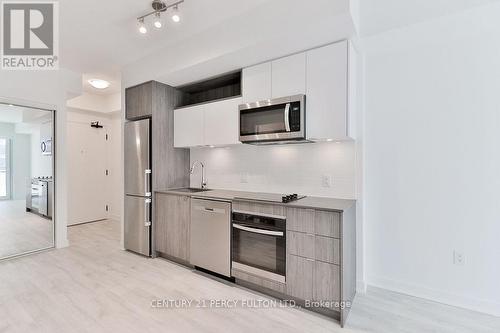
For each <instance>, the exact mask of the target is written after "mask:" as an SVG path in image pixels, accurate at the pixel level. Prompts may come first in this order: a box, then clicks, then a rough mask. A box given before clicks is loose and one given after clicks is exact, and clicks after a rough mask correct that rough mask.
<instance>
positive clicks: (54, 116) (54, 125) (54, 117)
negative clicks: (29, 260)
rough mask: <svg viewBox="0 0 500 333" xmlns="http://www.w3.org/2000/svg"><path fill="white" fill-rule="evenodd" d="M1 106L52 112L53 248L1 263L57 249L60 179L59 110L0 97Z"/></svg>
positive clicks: (15, 255) (24, 254)
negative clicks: (58, 163)
mask: <svg viewBox="0 0 500 333" xmlns="http://www.w3.org/2000/svg"><path fill="white" fill-rule="evenodd" d="M0 104H6V105H13V106H18V107H24V108H29V109H37V110H42V111H48V112H51V120H52V175H51V176H52V183H53V184H52V186H53V188H52V196H53V197H52V246H48V247H44V248H40V249H36V250H30V251H26V252H23V253H17V254H14V255H11V256H7V257H0V262H1V261H4V260H8V259H13V258H18V257H24V256H27V255H30V254H35V253H39V252H43V251H47V250H52V249H55V248H56V233H57V226H58V221H57V217H56V216H57V214H56V206H57V204H56V202H57V190H56V188H57V184H58V177H57V174H58V172H57V170H56V157H57V135H56V133H57V131H56V128H57V126H58V125H57V108H56V106H55V105H54V106H52V105H48V104H41V103H36V102H30V101H24V100H20V99H10V98H3V97H0Z"/></svg>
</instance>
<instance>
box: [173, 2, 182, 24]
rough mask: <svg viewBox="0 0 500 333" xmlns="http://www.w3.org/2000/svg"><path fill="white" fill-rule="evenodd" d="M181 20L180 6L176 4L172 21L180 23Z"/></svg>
mask: <svg viewBox="0 0 500 333" xmlns="http://www.w3.org/2000/svg"><path fill="white" fill-rule="evenodd" d="M180 20H181V16H180V15H179V7H178V6H177V5H175V7H174V9H172V21H174V22H175V23H178V22H179V21H180Z"/></svg>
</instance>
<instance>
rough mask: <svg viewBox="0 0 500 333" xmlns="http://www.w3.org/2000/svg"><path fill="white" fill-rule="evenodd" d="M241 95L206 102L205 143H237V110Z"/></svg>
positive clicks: (219, 144)
mask: <svg viewBox="0 0 500 333" xmlns="http://www.w3.org/2000/svg"><path fill="white" fill-rule="evenodd" d="M240 104H241V97H238V98H231V99H226V100H223V101H219V102H215V103H209V104H206V108H205V145H213V146H221V145H235V144H239V143H240V141H239V138H240V136H239V128H238V125H239V120H238V117H239V111H238V105H240Z"/></svg>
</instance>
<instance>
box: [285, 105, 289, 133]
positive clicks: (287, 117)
mask: <svg viewBox="0 0 500 333" xmlns="http://www.w3.org/2000/svg"><path fill="white" fill-rule="evenodd" d="M285 130H286V131H287V132H290V103H287V104H286V106H285Z"/></svg>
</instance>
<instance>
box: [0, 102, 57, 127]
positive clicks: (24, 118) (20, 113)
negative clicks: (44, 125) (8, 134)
mask: <svg viewBox="0 0 500 333" xmlns="http://www.w3.org/2000/svg"><path fill="white" fill-rule="evenodd" d="M47 116H48V117H50V111H43V110H38V109H32V108H25V107H20V106H15V105H14V106H9V105H8V104H2V103H0V123H10V124H19V123H37V122H39V121H41V119H42V118H43V119H45V118H46V117H47Z"/></svg>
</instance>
